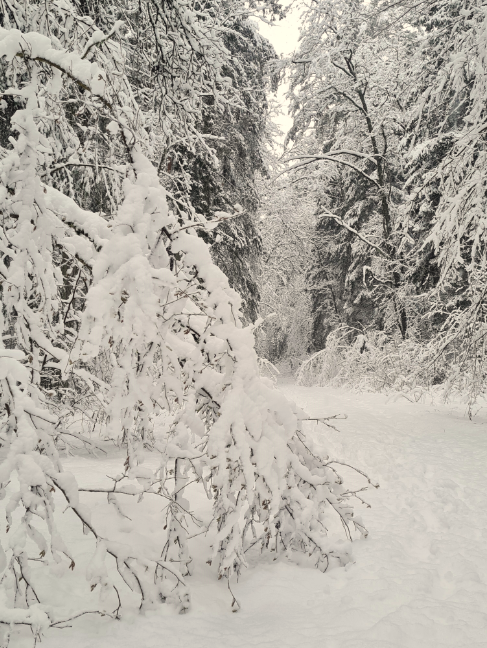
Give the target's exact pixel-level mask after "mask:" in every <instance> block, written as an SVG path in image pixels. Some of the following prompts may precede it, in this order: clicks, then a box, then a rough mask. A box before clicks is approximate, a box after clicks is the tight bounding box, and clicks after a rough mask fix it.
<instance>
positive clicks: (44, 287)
mask: <svg viewBox="0 0 487 648" xmlns="http://www.w3.org/2000/svg"><path fill="white" fill-rule="evenodd" d="M97 6H98V8H100V7H103V5H97ZM154 6H155V4H152V3H151V2H148V3H147V5H144V7H145V9H147V11H149V12H150V9H151V7H152V8H153V7H154ZM175 7H176V5H175V4H174V5H172V4H171V5H170V7H169V8H168V13H167V14H158V20H161V21H162V22H164V19H167V21H170V19H171V17H172V15H173V14H172V13H171V12H172V11H173V10H175ZM176 8H177V10H178V11H179V14H178V15H179V16H180V17H181V20H182V24H183V27H184V34H185V36H184V38H183V44H182V45H181V43H180V41H178V40H177V38H176V36H177V32H176V35H175V34H174V33H172V32H170V30H169V29H168V32H167V34H166V36H167V39H166V40H164V38H163V37H162V35H161V34H162V32H160V31H158V30H157V29H156V30H155V32H154V33H155V34H159V36H158V38H157V39H156V42H157V47H158V48H159V49H160V51H159V55H160V57H161V61H162V62H163V61H164V60H165V59H164V57H165V56H166V55H167V50H166V49H165V47H166V45H167V42H168V41H170V42H171V43H172V46H176V45H178V44H180V45H181V50H179V53H180V54H181V57H182V58H181V61H183V62H187V59H186V58H185V57H184V56H183V55H182V53H184V42H186V41H185V40H184V39H187V41H188V42H190V43H191V44H192V46H193V47H194V48H195V50H198V48H199V47H206V46H207V45H208V47H210V46H211V47H213V48H214V49H213V50H212V51H213V53H214V55H215V56H216V55H217V53H218V52H219V51H220V49H219V48H220V45H219V43H217V42H216V39H217V36H216V34H217V31H216V30H214V28H213V26H212V22H211V21H212V20H213V17H214V13H213V12H214V11H216V9H215V8H213V9H211V10H209V14H205V16H203V17H201V16H200V22H198V21H196V23H195V22H194V21H193V20H192V18H191V16H192V14H191V10H190V9H187V11H188V12H189V13H187V12H186V9H185V8H184V6H183V5H182V4H178V5H177V7H176ZM134 11H137V9H136V8H134ZM3 20H4V26H3V27H2V28H1V29H0V58H1V61H2V73H3V82H4V84H5V85H4V87H3V89H2V91H3V96H4V97H7V98H8V99H9V102H10V103H9V102H7V101H6V103H7V109H9V110H11V112H12V116H11V119H10V123H11V128H12V136H11V137H10V138H9V141H8V146H7V147H6V148H4V149H3V150H2V157H1V160H0V175H1V178H2V187H1V191H0V203H1V209H2V213H3V227H2V230H1V232H0V245H1V249H0V254H1V256H0V276H1V279H2V288H1V289H2V293H1V299H2V313H1V317H2V340H3V341H2V347H1V350H0V384H1V389H0V398H1V412H2V413H1V419H0V424H1V427H0V440H1V441H0V442H1V445H2V453H3V460H2V463H1V465H0V484H1V489H2V491H1V492H2V495H6V498H7V499H6V505H5V513H6V517H7V524H8V527H7V531H8V533H7V535H6V541H5V543H4V541H3V540H2V549H1V550H0V584H1V588H2V590H1V591H2V599H0V623H1V624H2V625H3V626H5V627H6V632H7V638H6V639H5V640H6V641H7V642H8V636H9V633H10V632H11V630H12V627H13V626H15V625H16V624H19V625H27V626H29V627H30V628H31V630H32V632H33V633H34V635H35V636H36V637H38V636H40V634H41V633H42V632H43V631H44V630H45V629H46V628H48V627H49V626H54V625H58V626H59V625H60V624H62V622H63V621H66V620H67V619H68V618H73V617H76V616H79V615H81V614H85V613H87V612H90V613H93V612H95V613H96V612H97V611H98V612H100V613H103V614H107V613H108V614H112V615H113V616H115V617H116V616H118V615H119V613H120V609H121V605H122V603H123V598H124V595H123V592H119V587H118V585H120V584H122V585H125V586H127V587H128V588H129V589H130V590H132V591H133V592H135V593H136V594H137V595H138V596H139V597H140V607H141V609H146V608H151V607H153V606H155V605H157V604H159V603H160V602H161V601H164V600H169V601H173V602H174V603H175V604H176V605H177V606H178V608H179V610H180V611H181V612H183V611H185V610H187V609H188V607H189V593H188V588H187V582H186V576H187V575H188V574H189V573H190V571H191V567H190V563H191V547H190V539H189V537H188V531H187V525H188V524H189V523H191V522H195V523H197V524H200V522H198V518H197V515H196V514H195V512H193V511H192V510H191V504H190V501H189V500H188V496H187V491H186V489H187V486H188V485H189V484H190V483H192V482H196V483H197V484H199V487H200V488H202V489H203V490H204V492H205V493H206V495H207V496H208V498H209V499H210V500H211V502H212V506H213V522H214V523H215V525H216V536H215V539H214V544H213V549H214V551H213V558H212V562H213V564H214V565H215V569H216V572H217V574H218V576H219V577H225V578H226V579H227V580H228V584H229V587H230V578H231V577H232V575H233V574H237V575H238V574H239V573H240V571H241V569H242V567H243V566H245V565H246V557H245V553H246V551H247V550H248V549H249V548H250V547H251V546H253V545H257V546H260V547H261V549H262V550H270V551H278V550H279V551H280V550H282V551H285V552H286V553H287V555H289V556H290V557H291V556H292V555H293V554H294V553H295V552H301V553H303V554H304V555H307V556H308V558H309V560H310V561H312V562H313V563H314V564H315V565H317V566H318V567H320V568H321V569H326V568H327V566H328V564H329V563H330V562H332V561H336V562H337V563H343V562H344V561H346V560H347V556H348V553H347V549H346V545H345V549H343V550H342V551H340V550H339V548H338V547H337V546H334V545H333V544H332V543H331V542H330V540H329V538H328V537H327V534H328V530H329V529H330V528H331V527H332V526H333V521H334V520H335V522H337V523H338V525H339V526H343V530H344V532H345V535H346V537H347V538H348V539H351V538H352V534H353V530H354V529H356V530H358V531H359V532H360V533H364V528H363V526H362V523H361V521H360V519H359V518H356V517H354V516H353V511H352V508H351V506H350V499H351V498H352V497H353V496H354V492H353V491H350V490H347V489H346V488H345V486H343V484H342V480H341V479H340V477H339V476H338V474H337V472H336V469H335V466H334V464H335V463H336V462H335V461H334V460H333V459H330V458H326V457H320V456H318V454H317V453H316V452H315V451H314V448H313V446H312V444H311V442H310V441H309V440H308V439H306V437H305V435H304V432H303V430H302V421H303V419H304V418H305V415H304V413H303V412H301V411H299V410H298V409H297V408H296V407H294V406H293V405H292V404H290V403H288V402H287V401H286V400H285V399H284V397H283V396H282V395H281V394H280V393H279V392H278V391H275V390H274V389H272V387H270V386H269V385H268V384H267V383H266V382H265V381H263V380H262V379H261V378H260V377H259V372H258V363H257V357H256V354H255V351H254V348H253V337H252V332H251V330H250V329H248V328H243V327H242V325H241V323H240V307H241V299H240V297H239V296H238V295H237V293H235V292H234V291H233V290H232V289H231V288H230V287H229V285H228V280H227V278H226V277H225V275H224V274H223V273H222V272H221V271H220V270H219V269H218V268H217V267H216V266H215V265H214V263H213V261H212V259H211V256H210V253H209V250H208V247H207V246H206V244H205V242H204V241H203V240H202V239H201V238H200V237H198V235H197V231H196V230H197V227H204V222H202V221H199V222H198V221H196V220H195V215H194V214H192V213H189V214H188V213H186V212H185V211H184V210H176V209H175V208H170V206H169V204H168V201H169V197H168V195H167V192H166V190H165V188H164V187H163V186H162V185H161V183H160V180H159V177H158V168H157V166H156V165H154V164H153V163H152V162H151V161H150V159H149V157H150V156H151V155H152V153H153V150H154V146H155V145H154V141H153V138H152V137H151V133H152V132H153V131H154V130H155V126H154V124H155V123H156V122H155V117H154V114H153V112H152V111H150V110H148V109H146V108H145V107H144V106H143V105H141V103H140V102H139V98H138V95H137V92H138V90H137V87H136V86H134V83H133V82H132V81H131V78H130V74H129V73H128V72H130V65H131V56H132V55H133V52H132V53H131V52H130V48H128V50H127V49H126V47H125V45H124V44H123V43H124V38H128V39H129V41H130V38H131V34H130V33H129V34H128V35H126V36H125V37H124V36H123V31H122V28H123V26H122V25H121V24H120V23H114V24H113V26H111V27H110V26H109V25H108V29H105V31H102V30H100V29H98V27H97V25H96V23H95V21H94V20H93V19H92V18H90V17H87V16H82V15H80V14H79V13H78V12H77V10H76V6H75V5H70V4H68V3H67V2H65V1H63V2H59V3H57V2H52V3H47V4H37V3H35V2H19V3H18V4H17V3H15V4H12V3H9V5H8V7H7V8H5V7H4V13H3ZM164 24H165V23H164ZM183 27H181V29H183ZM192 30H193V31H192ZM206 30H208V33H209V34H212V35H213V36H212V40H211V42H210V44H208V42H207V40H205V38H206V35H207V31H206ZM169 32H170V33H169ZM200 41H201V42H200ZM195 43H196V44H195ZM210 58H211V57H210ZM212 60H213V59H212ZM213 63H214V65H213V67H212V68H211V70H213V72H212V74H213V73H214V75H215V76H214V82H215V83H216V82H217V80H218V74H219V67H218V64H217V63H215V61H213ZM161 64H162V63H161ZM195 65H196V64H195ZM196 67H197V68H198V66H197V65H196ZM198 69H199V68H198ZM211 70H210V71H211ZM215 70H216V71H215ZM207 72H208V71H205V72H204V74H203V75H204V76H205V83H207V84H209V86H211V82H210V80H209V79H208V78H207V76H206V75H207ZM178 74H180V72H178ZM208 74H209V72H208ZM182 83H183V79H182V78H180V77H179V79H178V77H177V75H176V77H175V78H173V79H172V80H171V84H172V85H171V84H170V88H171V89H172V90H171V91H173V92H175V93H176V94H175V95H173V96H172V98H169V99H168V98H167V97H166V96H165V95H164V93H161V97H162V98H161V105H160V109H161V111H162V114H161V122H160V123H161V124H162V129H163V130H164V124H165V123H166V122H165V120H167V121H168V122H169V123H170V122H171V119H173V118H174V119H176V116H177V115H178V114H179V113H178V110H179V107H181V105H183V104H184V105H185V106H186V109H187V110H189V111H190V109H191V107H192V106H193V103H192V102H193V101H194V102H196V103H197V97H196V95H194V94H193V90H192V86H191V85H189V86H188V83H189V81H188V79H185V80H184V83H183V85H184V87H183V85H181V84H182ZM178 84H179V85H178ZM176 86H177V88H178V89H177V92H176V90H175V88H176ZM195 87H198V86H197V84H196V85H195ZM179 92H181V93H182V94H178V93H179ZM176 96H177V97H179V98H178V100H177V101H176V100H175V97H176ZM166 100H167V101H169V104H166V103H164V101H166ZM173 100H174V101H176V103H177V104H178V108H177V109H176V107H174V106H173V105H172V103H171V102H172V101H173ZM12 102H13V103H12ZM9 106H10V108H9ZM12 106H13V107H14V108H15V110H12ZM190 112H191V111H190ZM75 116H76V118H75ZM186 117H187V116H186V115H185V116H184V117H181V119H182V122H183V126H184V128H187V133H189V135H191V134H192V133H194V132H196V131H193V130H192V128H193V125H194V123H195V122H193V121H192V118H191V117H187V121H186V122H184V119H186ZM178 119H179V117H178ZM183 131H184V129H183ZM156 144H157V143H156ZM86 151H89V153H86ZM90 156H91V157H90ZM97 156H99V157H97ZM100 157H101V161H100ZM90 159H91V160H92V161H89V160H90ZM60 164H64V169H65V170H64V171H63V173H64V174H65V175H64V178H63V179H62V181H56V182H55V181H53V180H52V178H51V176H52V171H53V168H54V166H56V165H60ZM53 165H54V166H53ZM85 165H88V168H89V169H91V168H92V165H93V166H94V167H95V170H96V172H97V173H98V172H99V168H102V167H106V169H105V170H106V171H107V172H110V174H111V176H112V177H113V178H114V179H112V180H110V181H107V183H106V188H107V199H106V201H104V204H105V205H106V206H107V207H108V206H109V207H110V211H100V212H99V213H95V212H94V211H91V210H89V209H86V204H85V205H80V204H79V202H81V203H83V202H85V201H86V200H88V193H89V191H88V189H87V187H89V182H90V181H92V180H93V178H92V177H90V176H88V177H87V178H86V179H85V181H86V183H88V184H85V185H83V181H84V177H83V176H81V177H75V176H74V175H73V174H72V172H71V171H70V168H71V167H79V168H80V169H84V168H86V166H85ZM97 165H99V168H97ZM78 194H79V195H80V201H79V202H78V200H77V198H78ZM173 202H174V201H172V202H171V207H173ZM102 361H103V363H104V370H103V371H101V370H100V366H101V362H102ZM53 376H54V377H55V378H56V380H55V381H54V388H53ZM63 386H64V387H65V388H66V389H73V388H74V390H75V391H78V392H80V393H81V392H83V394H84V395H86V399H85V401H84V403H85V405H84V406H85V407H86V409H87V411H86V414H87V415H89V414H90V411H88V410H89V405H86V403H88V404H89V403H90V402H92V401H96V402H97V403H98V407H99V408H100V410H101V411H102V412H103V416H104V419H103V420H104V421H105V422H106V430H107V434H108V435H110V436H111V437H112V438H115V439H117V440H118V442H119V443H121V444H123V446H124V447H125V448H126V460H125V463H124V465H123V467H121V472H120V473H118V474H117V475H116V476H113V486H112V487H111V488H110V489H106V490H104V489H96V488H95V489H88V488H83V487H81V488H78V485H77V484H76V481H75V479H74V477H73V475H72V474H70V473H69V472H66V471H65V470H64V469H63V465H62V461H61V460H60V458H59V448H60V447H63V444H64V446H65V445H66V443H67V442H68V438H69V437H70V435H71V436H73V435H74V436H76V432H71V431H70V429H69V426H68V425H67V423H68V420H69V416H70V410H69V409H68V410H66V408H65V407H64V406H63V405H64V399H63V391H62V389H61V387H63ZM83 390H84V391H83ZM90 399H91V401H90ZM164 417H166V418H164ZM160 420H167V421H168V424H167V425H166V426H164V425H162V430H159V431H158V432H157V431H154V427H155V426H156V423H157V422H158V421H160ZM77 436H78V438H81V439H82V440H83V441H84V442H86V443H90V439H86V438H85V437H81V435H77ZM146 449H153V450H154V451H155V452H157V454H158V456H159V457H160V460H159V461H158V462H157V466H156V467H155V468H151V469H148V468H146V467H144V466H143V465H142V460H143V454H144V451H145V450H146ZM84 490H90V491H91V492H101V493H105V494H106V495H107V498H108V505H110V506H113V507H114V508H115V510H116V511H117V514H118V515H119V516H120V518H123V519H126V517H127V516H126V515H125V513H124V509H123V503H121V501H120V499H119V498H120V497H121V496H125V497H135V498H137V499H138V500H139V501H140V500H141V499H142V498H143V497H149V496H150V497H161V498H163V499H164V500H165V501H166V503H167V504H168V508H167V517H166V524H165V525H164V526H163V525H162V524H161V528H160V529H159V533H158V535H157V537H158V538H160V545H159V546H158V547H156V548H155V549H154V547H153V546H151V545H147V543H145V542H143V541H142V539H143V534H144V532H145V529H144V525H145V522H144V517H143V514H141V515H142V519H141V522H140V525H141V528H140V529H139V530H138V531H139V532H138V533H135V535H134V534H131V535H129V536H128V537H127V536H125V537H126V539H124V540H121V539H120V536H119V535H117V533H116V529H115V528H113V527H112V526H110V525H106V524H105V525H103V522H100V520H99V519H98V518H97V517H96V516H92V511H91V510H90V507H89V506H88V505H87V504H86V502H85V501H83V491H84ZM59 507H61V510H62V509H66V507H67V509H68V511H69V514H71V515H73V516H74V517H75V518H76V522H77V524H78V525H79V531H80V532H85V533H86V534H88V535H89V536H90V538H91V540H92V551H93V556H92V559H91V561H90V563H89V565H88V568H87V573H86V575H87V578H88V580H89V583H90V585H91V589H92V590H94V589H95V588H97V592H98V591H100V593H101V598H100V600H99V601H96V602H94V603H92V605H91V606H90V608H89V609H88V610H87V609H86V608H84V609H75V610H74V611H73V607H75V606H74V604H72V602H70V601H65V602H64V607H59V606H56V605H54V603H53V602H52V601H51V600H49V591H44V590H43V588H42V578H43V577H44V576H45V575H46V574H48V573H61V572H56V571H54V572H52V570H51V568H52V566H53V565H54V564H55V563H57V564H59V565H60V566H61V567H62V565H63V563H64V564H65V565H68V566H69V567H70V568H71V569H73V570H74V569H76V568H77V567H76V563H77V556H76V555H74V553H73V551H72V549H71V548H70V547H69V543H67V542H65V541H64V540H63V537H62V534H61V532H60V530H59V524H58V523H59ZM67 514H68V513H67ZM33 560H34V561H35V562H32V561H33ZM175 565H178V566H179V567H178V568H176V567H175ZM113 573H115V575H116V574H117V573H118V576H116V577H117V579H118V580H117V584H115V582H114V580H113V578H112V574H113ZM38 583H41V586H40V587H39V586H38ZM97 592H95V593H94V594H93V596H97ZM73 597H74V592H73ZM73 600H74V599H73ZM232 605H233V606H234V607H237V606H238V603H237V602H236V599H233V603H232Z"/></svg>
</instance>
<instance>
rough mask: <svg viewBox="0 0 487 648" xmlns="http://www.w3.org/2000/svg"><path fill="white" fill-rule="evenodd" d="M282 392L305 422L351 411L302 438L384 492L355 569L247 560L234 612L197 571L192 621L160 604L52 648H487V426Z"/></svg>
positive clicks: (47, 645) (289, 388)
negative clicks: (303, 414) (322, 569)
mask: <svg viewBox="0 0 487 648" xmlns="http://www.w3.org/2000/svg"><path fill="white" fill-rule="evenodd" d="M280 389H281V390H282V391H283V392H284V393H285V394H286V395H287V396H288V397H289V398H292V399H293V400H295V401H296V402H297V403H298V405H300V406H301V407H303V408H305V409H306V411H307V412H308V414H309V415H310V416H317V417H322V416H331V415H334V414H346V415H347V416H348V418H347V419H346V420H340V421H337V422H333V423H335V424H336V427H337V428H338V429H339V431H335V430H333V429H331V428H324V426H323V425H322V424H314V423H310V424H308V425H309V429H308V432H309V433H310V434H311V435H312V436H313V437H314V438H315V439H316V441H317V442H318V443H320V442H322V443H323V447H324V448H326V450H327V452H328V453H329V454H331V455H332V456H333V457H334V458H335V457H336V458H337V459H342V460H343V461H345V462H347V463H350V464H351V465H353V466H356V467H357V468H359V469H361V470H364V471H365V472H367V473H368V474H369V476H370V478H371V479H372V480H373V481H378V482H379V483H380V488H379V489H377V490H375V489H371V490H369V491H367V492H365V493H360V495H363V497H364V499H365V500H366V501H367V502H369V503H370V504H371V505H372V508H371V509H366V508H365V506H364V505H362V504H360V502H358V501H357V504H356V512H357V515H360V516H361V517H362V519H363V521H364V523H365V526H366V527H367V529H368V530H369V537H368V538H367V539H366V540H363V541H357V542H355V543H354V544H353V552H352V556H353V562H351V563H349V564H348V565H347V566H346V567H345V568H334V569H331V570H330V571H329V572H327V573H326V574H322V573H321V572H319V571H318V570H314V569H310V568H305V567H298V566H296V565H292V564H289V563H287V562H286V561H277V562H272V560H270V559H266V560H264V561H263V562H262V561H261V562H260V564H259V566H258V567H255V565H254V560H252V563H251V567H250V569H247V570H245V571H244V573H243V575H242V577H241V578H240V581H239V582H238V583H235V584H234V585H232V588H233V590H234V592H235V595H236V596H237V598H238V599H239V602H240V604H241V611H240V612H239V613H238V614H232V613H231V611H230V602H231V601H230V597H229V595H228V591H227V589H226V587H225V585H224V583H222V582H221V581H220V582H218V581H217V580H216V579H215V577H214V573H213V572H212V571H211V569H210V568H209V567H208V568H207V570H206V571H205V570H202V569H197V570H196V572H195V573H194V575H193V576H192V577H191V578H190V579H189V585H190V587H191V592H192V609H191V611H190V612H189V614H188V615H185V616H184V617H181V616H179V615H177V614H176V613H175V611H174V609H173V608H172V607H171V606H167V605H165V606H162V607H161V608H158V609H157V610H154V611H152V612H147V613H146V614H145V616H143V617H141V616H139V615H137V614H136V613H135V610H134V613H133V614H132V613H130V612H127V613H126V614H125V616H124V617H123V618H122V620H121V621H119V622H114V621H112V620H111V619H100V618H98V617H92V618H91V619H88V618H85V619H79V620H78V621H76V622H74V623H73V627H72V628H67V629H65V630H63V631H62V632H61V631H57V632H55V633H54V632H50V633H49V635H48V636H47V637H46V638H45V640H44V641H43V646H44V648H64V647H65V646H67V645H68V646H70V648H88V647H90V648H95V646H96V647H97V648H99V647H100V646H103V648H115V647H116V648H126V647H127V648H128V647H129V646H130V647H132V646H134V645H137V646H140V647H141V648H152V647H153V646H154V647H155V646H160V645H164V646H166V647H167V648H210V647H211V648H236V647H239V648H251V647H253V646H258V647H266V648H287V647H289V648H297V647H299V648H446V647H448V648H479V647H483V648H485V647H487V634H486V632H485V628H487V606H486V601H487V552H486V551H485V546H486V540H487V471H486V467H487V419H486V418H482V417H478V418H477V419H476V420H474V421H469V420H468V419H467V418H465V417H464V415H463V409H462V408H460V407H459V408H458V409H454V408H452V407H447V406H441V405H424V404H418V403H410V402H408V401H406V400H400V401H397V402H391V401H388V400H387V397H386V396H384V395H380V394H355V393H351V392H347V391H345V390H339V389H330V388H309V387H296V386H294V385H292V384H289V382H288V381H283V384H281V385H280ZM69 463H70V469H71V470H73V471H74V472H75V473H76V474H77V476H78V477H81V475H83V477H84V480H85V481H86V480H89V479H90V475H91V474H92V475H93V478H95V473H94V472H93V473H92V472H91V470H90V469H89V466H90V465H91V463H89V462H87V461H86V460H85V461H84V463H83V462H81V460H78V459H76V458H71V459H70V462H69ZM78 464H79V465H78ZM83 466H85V468H83ZM338 468H339V469H340V473H341V474H343V476H344V477H346V481H345V483H346V484H347V485H349V484H350V482H352V483H355V476H354V473H353V472H352V471H351V470H349V469H348V468H346V467H344V466H338ZM93 470H94V468H93ZM356 483H357V484H358V483H359V482H358V481H356ZM360 485H363V480H362V482H360ZM202 550H204V548H203V547H202ZM205 569H206V567H205Z"/></svg>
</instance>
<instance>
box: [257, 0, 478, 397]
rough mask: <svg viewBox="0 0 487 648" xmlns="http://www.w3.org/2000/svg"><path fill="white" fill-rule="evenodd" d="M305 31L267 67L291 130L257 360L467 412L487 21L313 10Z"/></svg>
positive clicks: (307, 376) (400, 5) (358, 5)
mask: <svg viewBox="0 0 487 648" xmlns="http://www.w3.org/2000/svg"><path fill="white" fill-rule="evenodd" d="M302 19H303V24H302V37H301V41H300V44H299V48H298V50H297V51H296V52H295V54H294V55H293V57H292V58H291V59H289V60H280V61H278V62H276V63H275V64H274V72H277V73H279V74H281V75H287V78H288V79H289V83H290V90H289V93H288V97H289V101H290V106H291V112H292V115H293V117H294V125H293V127H292V129H291V131H290V132H289V133H288V134H287V146H286V152H285V155H284V156H283V158H282V159H281V165H282V166H281V172H280V173H279V174H277V176H278V177H277V179H276V180H275V182H274V183H273V185H271V186H270V187H269V190H268V196H267V203H266V202H265V201H264V202H263V206H264V209H265V211H266V214H268V219H267V220H265V221H264V223H265V224H264V228H263V232H264V240H265V243H264V247H265V249H266V252H267V255H268V256H269V257H270V256H273V257H274V258H273V259H272V262H271V269H270V271H269V270H267V271H266V273H265V282H266V283H268V284H270V285H271V286H272V288H271V292H272V293H273V294H274V301H277V302H279V306H278V307H277V308H276V310H275V312H276V313H277V315H278V317H277V318H272V317H271V319H270V320H269V322H268V324H264V333H265V334H264V335H263V336H262V338H263V339H262V342H261V344H262V346H263V353H264V354H267V357H268V359H270V360H277V359H278V358H281V357H285V356H286V355H288V356H291V357H292V356H293V355H294V356H297V359H298V360H300V361H304V360H306V357H307V356H308V357H309V355H310V354H314V355H312V357H311V359H309V360H307V361H306V363H305V365H303V366H302V371H301V379H302V380H310V381H312V382H313V381H315V382H316V381H321V382H327V381H328V382H330V381H331V382H335V383H338V384H344V383H349V384H355V385H358V386H363V387H367V388H373V389H391V388H392V389H396V390H406V391H409V392H413V391H414V390H419V392H421V391H422V390H428V389H431V388H436V390H437V391H438V390H439V391H441V394H442V395H443V396H445V397H447V396H449V395H451V394H452V393H453V392H460V393H462V394H463V395H465V397H466V398H467V400H468V402H469V403H470V404H471V405H472V404H473V403H474V402H475V401H476V399H477V398H478V397H479V396H480V395H481V394H482V393H483V392H484V389H485V387H484V384H485V376H486V361H485V334H486V328H485V305H486V302H485V290H486V275H485V270H486V246H485V223H486V220H485V180H486V179H485V168H486V167H485V160H484V157H483V156H484V148H485V117H486V116H485V107H484V104H485V97H486V89H485V46H486V42H487V41H486V32H485V29H486V22H485V8H484V7H483V6H482V5H481V4H479V3H476V2H450V1H448V2H433V1H432V2H424V3H419V4H416V3H408V2H402V1H401V2H395V3H387V2H371V3H362V2H353V1H352V2H350V1H348V0H347V1H344V2H336V1H333V2H323V1H320V2H313V3H309V6H307V5H306V3H305V6H303V15H302ZM286 204H287V205H292V208H290V211H289V213H286V210H285V209H283V208H282V206H283V205H286ZM283 219H284V220H285V221H286V226H284V227H283V226H282V220H283ZM298 239H299V245H296V244H295V243H296V242H297V241H298ZM274 252H275V253H274ZM263 290H269V288H268V287H267V286H266V287H264V288H263ZM289 308H291V309H294V313H293V314H288V311H289ZM306 309H307V310H306ZM305 310H306V315H305ZM271 311H272V312H273V305H272V304H267V303H266V304H263V307H262V311H261V312H262V314H263V315H264V316H265V315H270V313H271ZM419 392H418V393H419Z"/></svg>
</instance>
